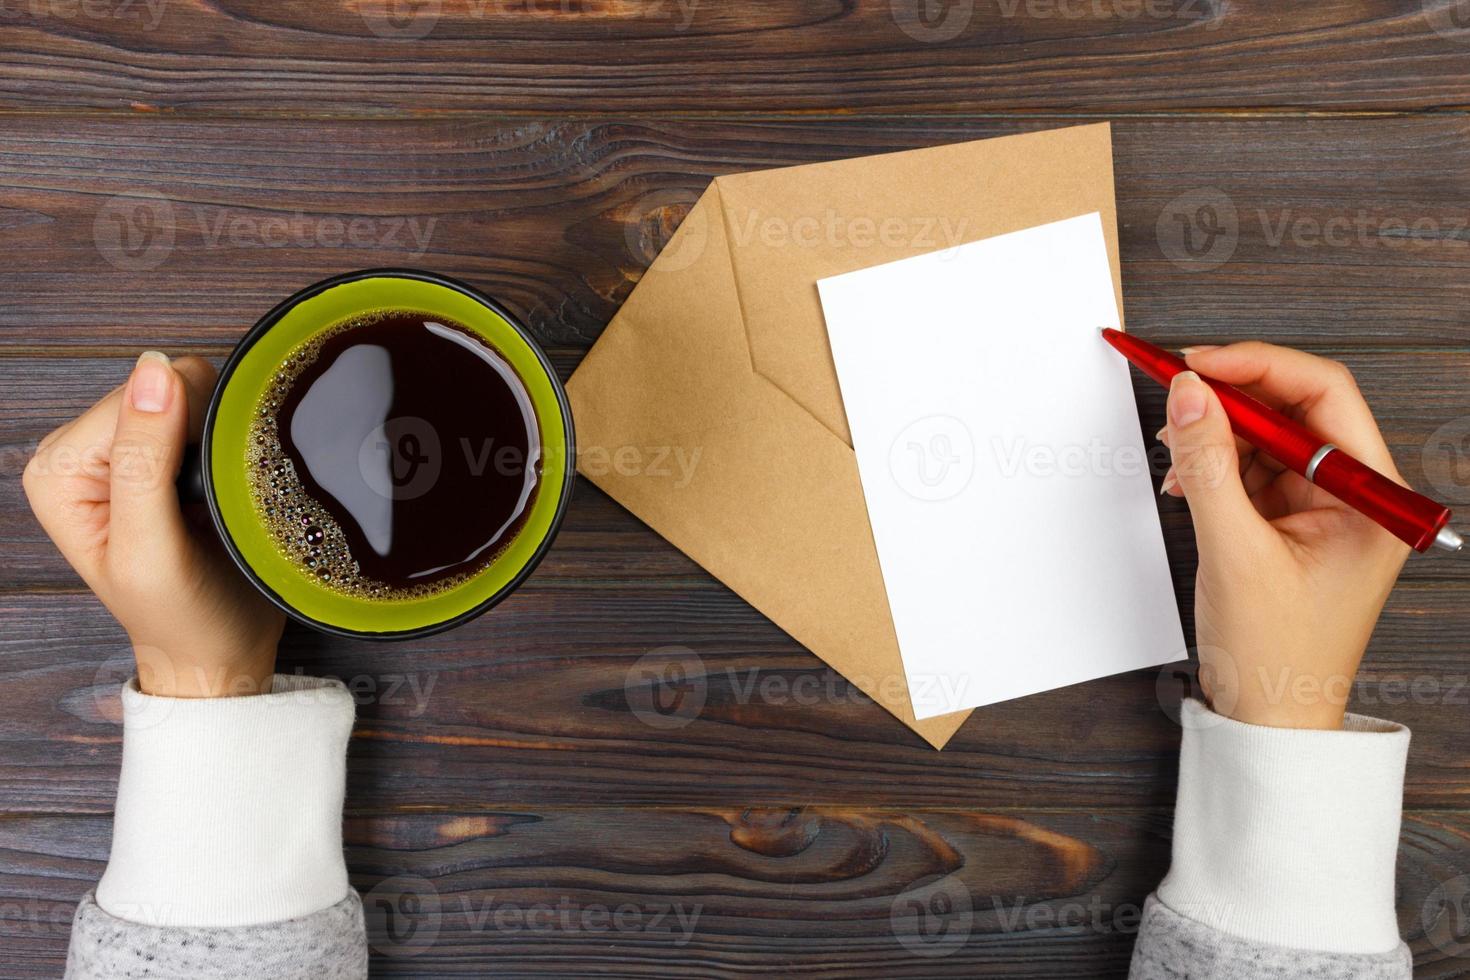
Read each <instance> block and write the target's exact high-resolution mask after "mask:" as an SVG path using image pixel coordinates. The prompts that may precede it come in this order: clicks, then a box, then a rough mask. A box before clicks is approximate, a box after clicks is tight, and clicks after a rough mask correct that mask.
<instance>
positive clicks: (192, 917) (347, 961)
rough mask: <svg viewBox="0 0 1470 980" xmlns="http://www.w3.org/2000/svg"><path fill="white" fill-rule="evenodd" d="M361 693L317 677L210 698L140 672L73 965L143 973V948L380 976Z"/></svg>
mask: <svg viewBox="0 0 1470 980" xmlns="http://www.w3.org/2000/svg"><path fill="white" fill-rule="evenodd" d="M353 707H354V706H353V701H352V697H351V695H349V694H348V692H347V690H346V688H344V687H343V686H342V685H341V684H340V683H338V682H336V681H327V680H319V679H316V678H309V677H294V676H288V675H281V674H278V675H276V676H275V678H274V679H273V683H272V693H270V694H262V695H256V696H250V697H236V698H212V699H197V700H194V699H176V698H159V697H151V696H149V695H145V694H142V693H140V692H139V690H138V688H137V684H136V681H134V682H130V683H129V684H128V686H127V687H126V688H125V689H124V691H123V761H122V773H121V775H120V777H119V780H118V792H117V807H116V815H115V818H114V823H113V838H112V854H111V856H110V858H109V860H108V864H107V869H106V871H105V872H104V873H103V876H102V880H101V882H100V883H99V884H98V886H97V890H96V894H95V899H93V898H92V897H91V896H89V897H88V899H86V900H84V901H83V903H82V905H81V906H80V907H79V908H78V911H77V918H76V921H75V922H74V924H73V931H72V943H71V949H70V952H69V956H68V961H69V962H68V972H67V975H68V976H69V977H93V976H97V977H101V976H124V975H130V974H128V973H127V970H128V969H131V963H130V961H128V960H127V959H126V957H127V956H129V955H133V954H134V953H137V954H138V955H140V956H142V957H144V958H146V962H147V963H148V964H149V965H150V968H152V969H155V970H156V969H161V968H163V967H168V968H169V969H173V968H174V967H177V968H178V970H176V971H175V972H174V973H169V974H168V975H175V973H176V974H177V975H190V976H196V977H214V976H221V977H223V976H242V975H250V976H262V977H264V976H272V977H275V976H282V977H284V976H298V975H299V976H303V977H305V976H317V977H327V976H331V977H358V976H365V975H366V969H367V944H366V937H365V935H364V933H363V920H362V908H361V904H360V902H359V900H358V897H357V894H356V893H355V892H354V891H353V890H352V888H351V887H350V886H349V884H348V881H347V868H346V864H345V862H344V860H343V856H342V801H343V793H344V788H345V782H346V752H347V740H348V737H349V736H350V734H351V730H352V719H353ZM205 948H209V949H211V950H213V951H214V952H213V954H212V955H211V956H210V957H208V958H201V954H200V951H202V950H203V949H205ZM179 956H187V957H188V959H187V960H178V959H177V958H178V957H179ZM283 956H285V957H286V958H285V959H282V957H283ZM119 957H122V959H119ZM139 962H140V963H142V962H143V960H140V961H139ZM231 970H236V971H240V970H243V971H244V972H243V973H241V972H235V973H231V972H229V971H231ZM150 975H153V974H150Z"/></svg>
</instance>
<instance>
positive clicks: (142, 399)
mask: <svg viewBox="0 0 1470 980" xmlns="http://www.w3.org/2000/svg"><path fill="white" fill-rule="evenodd" d="M173 380H174V379H173V369H172V368H170V367H169V365H168V357H167V356H165V355H163V354H160V353H158V351H156V350H150V351H144V352H143V355H142V356H141V357H139V358H138V363H137V364H136V365H135V366H134V367H133V378H132V381H131V382H129V384H128V395H129V397H130V398H131V399H132V402H133V407H134V408H136V409H137V410H138V411H140V412H154V413H156V412H162V411H164V410H165V409H167V408H168V403H169V399H170V398H171V397H173V390H174V386H173Z"/></svg>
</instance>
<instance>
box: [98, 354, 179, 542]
mask: <svg viewBox="0 0 1470 980" xmlns="http://www.w3.org/2000/svg"><path fill="white" fill-rule="evenodd" d="M187 399H188V395H187V393H186V391H185V387H184V380H183V378H181V377H180V376H179V374H178V372H176V371H175V370H174V369H173V367H171V366H170V364H169V361H168V358H166V357H164V356H163V355H162V354H159V353H157V352H155V351H149V352H147V353H145V354H144V355H143V356H142V357H140V358H138V363H137V365H136V366H135V367H134V368H133V373H132V376H131V377H129V378H128V383H127V385H126V386H125V388H124V390H123V397H122V402H121V404H120V406H119V408H118V415H117V431H116V433H115V434H114V436H113V439H112V455H111V468H112V487H111V489H112V500H111V520H110V525H109V527H108V542H107V552H108V558H109V560H121V561H124V562H127V563H133V564H137V565H138V566H139V567H141V568H142V569H144V570H146V569H148V568H150V567H158V565H156V564H155V563H156V562H162V561H167V560H169V557H168V556H169V555H170V554H171V553H172V552H171V551H170V550H169V549H173V548H175V547H177V546H178V544H179V543H180V542H182V541H183V540H185V529H184V519H183V515H182V514H181V513H180V511H179V497H178V493H177V491H176V490H175V489H174V479H175V478H176V477H177V475H178V471H179V463H180V461H181V460H182V458H183V454H184V444H185V440H186V438H187V436H188V427H189V406H188V403H187Z"/></svg>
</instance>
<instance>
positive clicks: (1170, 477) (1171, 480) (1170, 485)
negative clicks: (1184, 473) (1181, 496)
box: [1159, 470, 1179, 497]
mask: <svg viewBox="0 0 1470 980" xmlns="http://www.w3.org/2000/svg"><path fill="white" fill-rule="evenodd" d="M1178 485H1179V477H1177V476H1175V475H1174V471H1173V470H1170V471H1169V472H1168V473H1166V474H1164V485H1163V486H1161V487H1159V496H1160V497H1162V496H1163V495H1164V494H1166V493H1168V492H1169V491H1170V490H1173V489H1174V488H1175V487H1177V486H1178Z"/></svg>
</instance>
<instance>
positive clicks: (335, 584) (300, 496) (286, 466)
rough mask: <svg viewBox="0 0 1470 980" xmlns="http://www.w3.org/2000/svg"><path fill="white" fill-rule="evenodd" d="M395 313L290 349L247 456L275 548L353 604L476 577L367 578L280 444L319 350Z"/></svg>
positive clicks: (337, 328)
mask: <svg viewBox="0 0 1470 980" xmlns="http://www.w3.org/2000/svg"><path fill="white" fill-rule="evenodd" d="M391 314H392V311H381V312H376V313H370V314H365V315H363V316H358V317H353V318H351V319H349V320H345V321H343V322H342V323H338V324H336V325H334V326H332V327H329V328H328V329H326V330H324V331H322V332H321V333H319V334H317V335H316V336H314V337H312V338H311V339H309V340H307V341H305V342H303V343H302V344H300V345H298V346H297V347H295V348H293V349H292V351H291V353H290V354H288V355H287V356H286V358H285V359H284V360H283V361H282V362H281V365H280V366H279V367H278V368H277V369H276V373H275V375H274V376H273V377H272V378H271V382H270V385H269V386H268V387H267V388H266V390H265V393H264V394H263V395H262V396H261V398H260V401H259V403H258V404H257V405H256V410H255V414H254V416H253V418H252V419H251V424H250V443H249V449H248V450H247V451H246V456H245V464H246V474H247V479H248V483H249V485H250V494H251V499H252V502H253V503H254V505H255V512H256V515H257V516H258V517H259V519H260V522H261V524H262V526H264V527H265V529H266V531H267V532H268V533H269V534H270V536H271V539H272V540H273V541H274V542H275V545H276V548H277V549H278V550H279V551H280V553H281V554H282V555H283V556H285V557H286V558H287V559H288V560H289V561H290V562H291V564H292V565H293V566H295V567H296V568H297V569H298V570H299V571H301V572H302V573H304V574H306V575H310V576H313V577H314V578H315V579H316V580H317V582H318V583H319V584H320V585H323V586H325V587H326V588H328V589H331V590H332V591H333V592H337V593H340V594H342V595H345V596H349V597H351V598H355V599H374V600H379V601H390V600H406V599H422V598H426V597H428V596H432V595H438V594H440V593H443V592H447V591H449V590H450V589H453V588H455V587H456V586H459V585H462V584H463V583H464V582H466V581H468V580H469V579H470V578H471V576H470V575H457V576H453V577H450V578H445V579H440V580H439V581H436V582H433V583H430V584H426V585H421V586H415V587H413V588H407V589H405V588H395V587H393V586H390V585H387V584H386V583H383V582H379V581H376V580H374V579H372V578H370V577H368V576H366V575H364V574H363V573H362V569H361V567H360V566H359V565H358V563H357V560H356V559H355V558H353V557H352V552H351V549H350V548H349V547H348V545H347V535H346V534H345V533H343V531H342V527H341V525H339V524H338V523H337V521H336V519H335V518H333V517H332V516H331V514H330V513H328V512H327V509H326V508H325V507H323V506H322V505H321V504H319V503H318V502H317V501H316V500H315V499H314V498H313V497H312V496H311V494H309V493H308V492H307V490H306V487H305V486H304V485H303V484H302V482H301V478H300V476H298V475H297V473H296V465H295V463H294V462H292V460H291V457H290V456H289V455H287V453H286V450H285V448H284V447H283V446H282V444H281V437H280V414H279V413H280V410H281V407H282V406H283V405H284V404H285V401H286V396H287V395H288V394H289V393H290V391H291V386H292V385H294V384H295V383H296V379H297V378H299V377H300V376H301V374H302V372H303V371H305V370H306V369H307V368H308V367H310V366H311V365H312V364H313V363H315V361H316V359H317V357H318V356H320V354H321V350H322V345H323V344H324V343H325V342H326V341H327V340H328V339H330V338H332V337H334V336H336V335H338V334H340V333H343V332H345V331H348V330H352V329H354V328H355V327H360V326H366V325H367V324H371V323H376V322H377V321H379V320H381V319H383V318H384V317H386V316H389V315H391Z"/></svg>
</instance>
